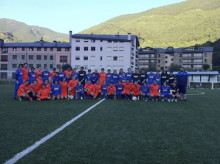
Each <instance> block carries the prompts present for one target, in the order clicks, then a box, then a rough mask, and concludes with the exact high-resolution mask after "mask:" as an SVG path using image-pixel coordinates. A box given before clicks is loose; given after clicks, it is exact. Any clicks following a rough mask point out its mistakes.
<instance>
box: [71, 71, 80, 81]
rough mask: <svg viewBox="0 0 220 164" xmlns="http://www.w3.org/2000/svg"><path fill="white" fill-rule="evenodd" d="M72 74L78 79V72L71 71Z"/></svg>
mask: <svg viewBox="0 0 220 164" xmlns="http://www.w3.org/2000/svg"><path fill="white" fill-rule="evenodd" d="M72 76H75V79H76V80H78V77H79V74H78V73H76V72H73V73H72Z"/></svg>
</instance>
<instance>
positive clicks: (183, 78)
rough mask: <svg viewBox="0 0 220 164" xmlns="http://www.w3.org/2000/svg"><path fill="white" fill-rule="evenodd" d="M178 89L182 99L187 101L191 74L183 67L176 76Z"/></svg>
mask: <svg viewBox="0 0 220 164" xmlns="http://www.w3.org/2000/svg"><path fill="white" fill-rule="evenodd" d="M176 82H177V87H178V88H179V94H180V99H181V100H183V101H186V88H187V86H189V74H188V73H187V72H186V71H185V70H184V68H183V67H181V68H180V71H179V72H178V73H177V74H176Z"/></svg>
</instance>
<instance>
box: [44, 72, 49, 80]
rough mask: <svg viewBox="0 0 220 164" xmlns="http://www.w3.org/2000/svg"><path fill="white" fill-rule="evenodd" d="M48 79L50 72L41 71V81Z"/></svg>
mask: <svg viewBox="0 0 220 164" xmlns="http://www.w3.org/2000/svg"><path fill="white" fill-rule="evenodd" d="M49 77H50V72H49V71H43V72H42V79H43V81H45V80H49Z"/></svg>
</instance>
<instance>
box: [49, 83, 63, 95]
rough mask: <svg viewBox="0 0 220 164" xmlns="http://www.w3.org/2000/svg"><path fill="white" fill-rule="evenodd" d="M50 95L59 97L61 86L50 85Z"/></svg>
mask: <svg viewBox="0 0 220 164" xmlns="http://www.w3.org/2000/svg"><path fill="white" fill-rule="evenodd" d="M51 91H52V94H53V95H55V96H58V95H61V86H60V85H59V84H57V85H55V84H54V85H52V87H51Z"/></svg>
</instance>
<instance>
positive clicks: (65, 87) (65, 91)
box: [60, 77, 68, 99]
mask: <svg viewBox="0 0 220 164" xmlns="http://www.w3.org/2000/svg"><path fill="white" fill-rule="evenodd" d="M60 86H61V90H62V92H61V99H67V96H68V83H67V81H66V79H65V77H63V78H62V80H61V82H60Z"/></svg>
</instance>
